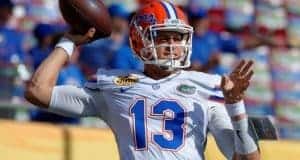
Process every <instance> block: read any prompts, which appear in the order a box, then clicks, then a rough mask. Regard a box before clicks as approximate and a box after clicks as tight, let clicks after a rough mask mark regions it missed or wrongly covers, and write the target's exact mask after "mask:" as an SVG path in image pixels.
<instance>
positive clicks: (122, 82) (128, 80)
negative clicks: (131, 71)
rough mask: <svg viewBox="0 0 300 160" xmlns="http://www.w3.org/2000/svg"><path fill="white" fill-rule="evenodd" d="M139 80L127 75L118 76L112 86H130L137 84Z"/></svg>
mask: <svg viewBox="0 0 300 160" xmlns="http://www.w3.org/2000/svg"><path fill="white" fill-rule="evenodd" d="M138 81H139V79H138V78H137V77H135V76H132V75H129V76H119V77H117V78H115V79H114V84H116V85H117V86H131V85H134V84H135V83H137V82H138Z"/></svg>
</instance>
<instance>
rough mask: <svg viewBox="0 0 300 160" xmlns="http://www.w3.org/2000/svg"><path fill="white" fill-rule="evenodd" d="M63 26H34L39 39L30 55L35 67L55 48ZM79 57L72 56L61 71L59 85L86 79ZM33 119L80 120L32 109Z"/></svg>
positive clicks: (55, 121)
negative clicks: (80, 67) (78, 60)
mask: <svg viewBox="0 0 300 160" xmlns="http://www.w3.org/2000/svg"><path fill="white" fill-rule="evenodd" d="M63 30H64V29H63V28H62V27H60V26H55V25H51V24H37V25H36V27H35V28H34V31H33V33H34V37H35V38H36V40H37V43H36V46H34V47H33V48H32V49H31V50H30V52H29V53H30V56H31V60H32V64H33V68H34V69H37V67H38V66H39V65H40V64H41V62H42V61H43V60H44V59H45V58H47V57H48V55H49V54H50V52H51V50H52V49H53V48H54V44H56V43H57V39H59V37H60V36H61V35H60V33H61V32H63ZM76 61H77V57H76V56H72V57H71V60H70V63H69V64H67V65H65V67H64V68H63V69H62V70H61V71H60V73H59V76H58V79H57V82H56V84H57V85H64V84H70V85H76V86H81V85H83V83H84V81H85V79H84V76H83V74H82V72H81V70H80V69H79V67H78V66H77V64H76ZM30 116H31V120H34V121H43V122H51V123H69V124H76V123H78V122H79V119H77V118H69V117H63V116H59V115H56V114H52V113H48V112H44V111H41V110H32V111H31V113H30Z"/></svg>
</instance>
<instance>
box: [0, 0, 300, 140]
mask: <svg viewBox="0 0 300 160" xmlns="http://www.w3.org/2000/svg"><path fill="white" fill-rule="evenodd" d="M145 1H146V0H126V1H112V0H105V2H106V3H107V5H108V8H109V12H110V14H111V17H112V19H113V33H112V35H111V36H110V37H109V38H106V39H101V40H98V41H95V42H93V43H90V44H88V45H86V46H82V47H80V48H78V50H77V51H76V54H74V56H73V57H72V60H71V62H70V63H69V64H66V66H65V68H64V69H63V70H62V71H61V73H60V75H59V78H58V81H57V84H58V85H59V84H72V85H79V86H81V85H83V84H84V82H85V80H86V79H88V77H90V76H92V75H93V73H95V72H96V70H97V68H99V67H103V68H123V69H138V70H142V69H143V66H142V63H141V62H140V61H139V60H138V59H137V58H135V57H134V56H133V55H132V54H131V49H130V46H129V44H128V43H129V42H128V23H129V20H130V18H131V17H132V15H133V13H134V8H137V7H139V6H141V5H142V3H143V2H145ZM117 2H118V3H117ZM174 2H177V3H178V5H181V6H182V8H183V9H185V10H186V12H187V13H188V16H189V20H190V23H191V25H192V26H193V27H194V29H195V32H194V37H193V55H192V62H193V63H192V66H191V68H190V69H193V70H198V71H203V72H210V73H218V74H224V73H227V72H228V71H230V68H232V66H233V65H234V64H235V62H236V61H237V60H239V59H241V58H247V59H253V60H254V61H255V75H254V79H253V81H252V85H251V87H250V88H249V90H248V91H247V93H246V104H247V111H248V113H249V114H250V115H254V116H266V115H267V116H269V115H270V116H274V117H275V120H276V124H277V127H278V128H279V131H280V136H281V137H282V138H295V139H299V138H300V63H299V62H300V48H299V47H300V30H298V28H300V1H297V0H238V1H236V0H186V1H180V0H177V1H176V0H174ZM79 25H80V24H79ZM67 30H68V26H67V25H66V24H65V23H64V21H63V19H62V17H61V15H60V12H59V7H58V3H57V0H11V1H10V0H1V1H0V66H1V67H0V89H1V92H0V117H2V118H14V119H18V120H33V121H47V122H53V123H69V124H79V123H80V124H82V120H79V119H73V118H66V117H60V116H56V115H53V114H50V113H46V112H42V111H40V110H37V109H35V108H34V107H30V105H29V104H27V103H26V102H25V100H24V99H23V90H24V84H25V83H26V81H27V80H28V79H29V77H30V76H31V74H32V73H33V71H34V70H35V69H36V68H37V67H38V66H39V64H40V63H41V62H42V61H43V60H44V59H45V58H46V57H47V56H48V54H49V52H50V51H51V50H52V49H53V47H54V45H55V44H56V42H57V40H58V39H59V38H60V36H61V35H62V34H63V32H65V31H67Z"/></svg>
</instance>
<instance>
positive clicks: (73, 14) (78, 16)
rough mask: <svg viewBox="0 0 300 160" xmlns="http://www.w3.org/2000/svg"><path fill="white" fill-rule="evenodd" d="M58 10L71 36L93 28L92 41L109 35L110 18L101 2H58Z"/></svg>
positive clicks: (62, 0) (83, 0)
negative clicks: (94, 30) (68, 27)
mask: <svg viewBox="0 0 300 160" xmlns="http://www.w3.org/2000/svg"><path fill="white" fill-rule="evenodd" d="M59 8H60V11H61V14H62V16H63V18H64V20H65V21H66V22H67V23H68V25H69V26H70V28H71V33H73V34H85V33H86V32H87V31H88V29H89V28H91V27H95V29H96V33H95V36H94V38H93V40H96V39H99V38H105V37H108V36H110V34H111V30H112V27H111V18H110V15H109V12H108V10H107V8H106V7H105V5H104V4H103V2H102V1H101V0H59Z"/></svg>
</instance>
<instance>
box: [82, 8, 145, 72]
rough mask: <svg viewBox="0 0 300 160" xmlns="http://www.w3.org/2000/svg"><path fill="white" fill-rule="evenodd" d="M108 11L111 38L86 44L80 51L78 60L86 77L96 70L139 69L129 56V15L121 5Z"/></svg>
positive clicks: (137, 62) (130, 55) (137, 64)
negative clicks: (110, 23) (110, 19)
mask: <svg viewBox="0 0 300 160" xmlns="http://www.w3.org/2000/svg"><path fill="white" fill-rule="evenodd" d="M108 10H109V13H110V15H111V17H112V27H113V28H112V34H111V36H110V37H109V38H106V39H100V40H97V41H95V42H93V43H91V44H87V45H85V46H83V47H82V50H81V54H80V58H79V59H80V63H81V65H82V68H83V70H84V72H85V73H86V74H87V76H90V75H92V74H94V73H95V72H96V70H97V69H98V68H106V69H110V68H123V69H136V68H139V67H140V62H139V61H138V59H136V58H135V57H133V55H132V54H131V49H130V47H129V42H128V18H129V15H130V13H129V12H128V11H127V10H126V9H125V8H124V7H123V6H122V5H121V4H113V5H111V6H110V7H109V8H108Z"/></svg>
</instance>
